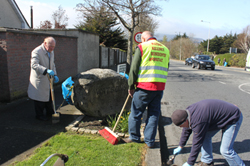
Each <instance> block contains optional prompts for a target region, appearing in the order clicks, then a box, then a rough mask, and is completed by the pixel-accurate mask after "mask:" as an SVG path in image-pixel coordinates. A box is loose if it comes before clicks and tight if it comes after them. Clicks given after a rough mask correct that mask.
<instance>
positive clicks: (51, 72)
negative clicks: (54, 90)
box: [47, 69, 55, 76]
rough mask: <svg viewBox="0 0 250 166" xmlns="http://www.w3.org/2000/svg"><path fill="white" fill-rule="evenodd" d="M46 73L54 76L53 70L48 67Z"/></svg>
mask: <svg viewBox="0 0 250 166" xmlns="http://www.w3.org/2000/svg"><path fill="white" fill-rule="evenodd" d="M47 73H48V74H49V75H50V76H54V74H55V73H54V72H53V70H50V69H47Z"/></svg>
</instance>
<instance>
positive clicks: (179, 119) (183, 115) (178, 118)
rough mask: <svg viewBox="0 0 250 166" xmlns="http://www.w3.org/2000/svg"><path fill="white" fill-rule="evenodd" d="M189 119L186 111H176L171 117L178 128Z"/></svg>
mask: <svg viewBox="0 0 250 166" xmlns="http://www.w3.org/2000/svg"><path fill="white" fill-rule="evenodd" d="M187 117H188V114H187V111H186V110H175V111H174V112H173V114H172V116H171V119H172V122H173V123H174V124H175V125H176V126H180V125H182V124H183V123H184V122H185V121H186V120H187Z"/></svg>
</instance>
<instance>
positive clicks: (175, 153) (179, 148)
mask: <svg viewBox="0 0 250 166" xmlns="http://www.w3.org/2000/svg"><path fill="white" fill-rule="evenodd" d="M181 150H182V148H181V147H180V146H178V148H175V149H174V155H178V154H180V152H181Z"/></svg>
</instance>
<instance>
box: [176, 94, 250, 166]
mask: <svg viewBox="0 0 250 166" xmlns="http://www.w3.org/2000/svg"><path fill="white" fill-rule="evenodd" d="M171 119H172V121H173V123H174V124H175V125H176V126H180V127H183V130H182V135H181V140H180V143H179V147H178V148H176V149H174V154H176V155H177V154H179V153H180V152H181V150H182V148H183V147H184V146H185V145H186V142H187V140H188V138H189V136H190V135H191V133H192V132H194V133H193V143H192V144H193V145H192V149H191V153H190V156H189V158H188V161H187V162H186V163H185V164H183V166H191V165H194V163H195V161H196V158H197V156H198V154H199V152H200V150H201V153H202V156H201V163H200V165H201V166H213V165H214V164H213V155H212V137H213V136H214V135H215V134H216V133H217V132H218V131H220V130H222V139H221V146H220V152H221V154H222V155H223V157H224V158H225V159H226V160H227V162H228V164H229V165H230V166H236V165H237V166H244V165H245V164H244V162H243V161H242V160H241V158H240V157H239V156H238V155H237V153H236V152H235V151H234V149H233V144H234V140H235V138H236V136H237V134H238V131H239V129H240V126H241V123H242V120H243V116H242V113H241V111H240V110H239V108H238V107H237V106H235V105H233V104H230V103H228V102H225V101H222V100H217V99H207V100H202V101H199V102H197V103H194V104H192V105H190V106H188V107H187V108H186V110H176V111H174V113H173V114H172V116H171Z"/></svg>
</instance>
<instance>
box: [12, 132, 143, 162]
mask: <svg viewBox="0 0 250 166" xmlns="http://www.w3.org/2000/svg"><path fill="white" fill-rule="evenodd" d="M144 151H145V144H144V143H129V144H117V145H112V144H110V143H109V142H108V141H107V140H106V139H104V138H103V137H102V136H99V135H85V134H84V135H79V134H76V133H69V132H67V133H59V134H58V135H55V136H54V137H52V138H51V139H50V140H49V141H48V142H46V143H45V144H43V146H42V147H40V148H38V149H36V150H35V153H34V154H33V155H32V156H31V157H30V158H28V159H27V160H25V161H22V162H18V163H15V165H16V166H34V165H40V164H42V163H43V162H44V161H45V159H46V158H47V157H49V156H50V155H51V154H54V153H62V154H66V155H68V157H69V160H68V161H67V162H66V163H65V165H67V166H83V165H86V166H87V165H88V166H118V165H119V166H134V165H141V163H142V154H143V153H144ZM57 159H58V157H53V158H52V159H50V160H49V162H47V164H46V165H48V166H50V165H53V164H54V163H55V161H56V160H57Z"/></svg>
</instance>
